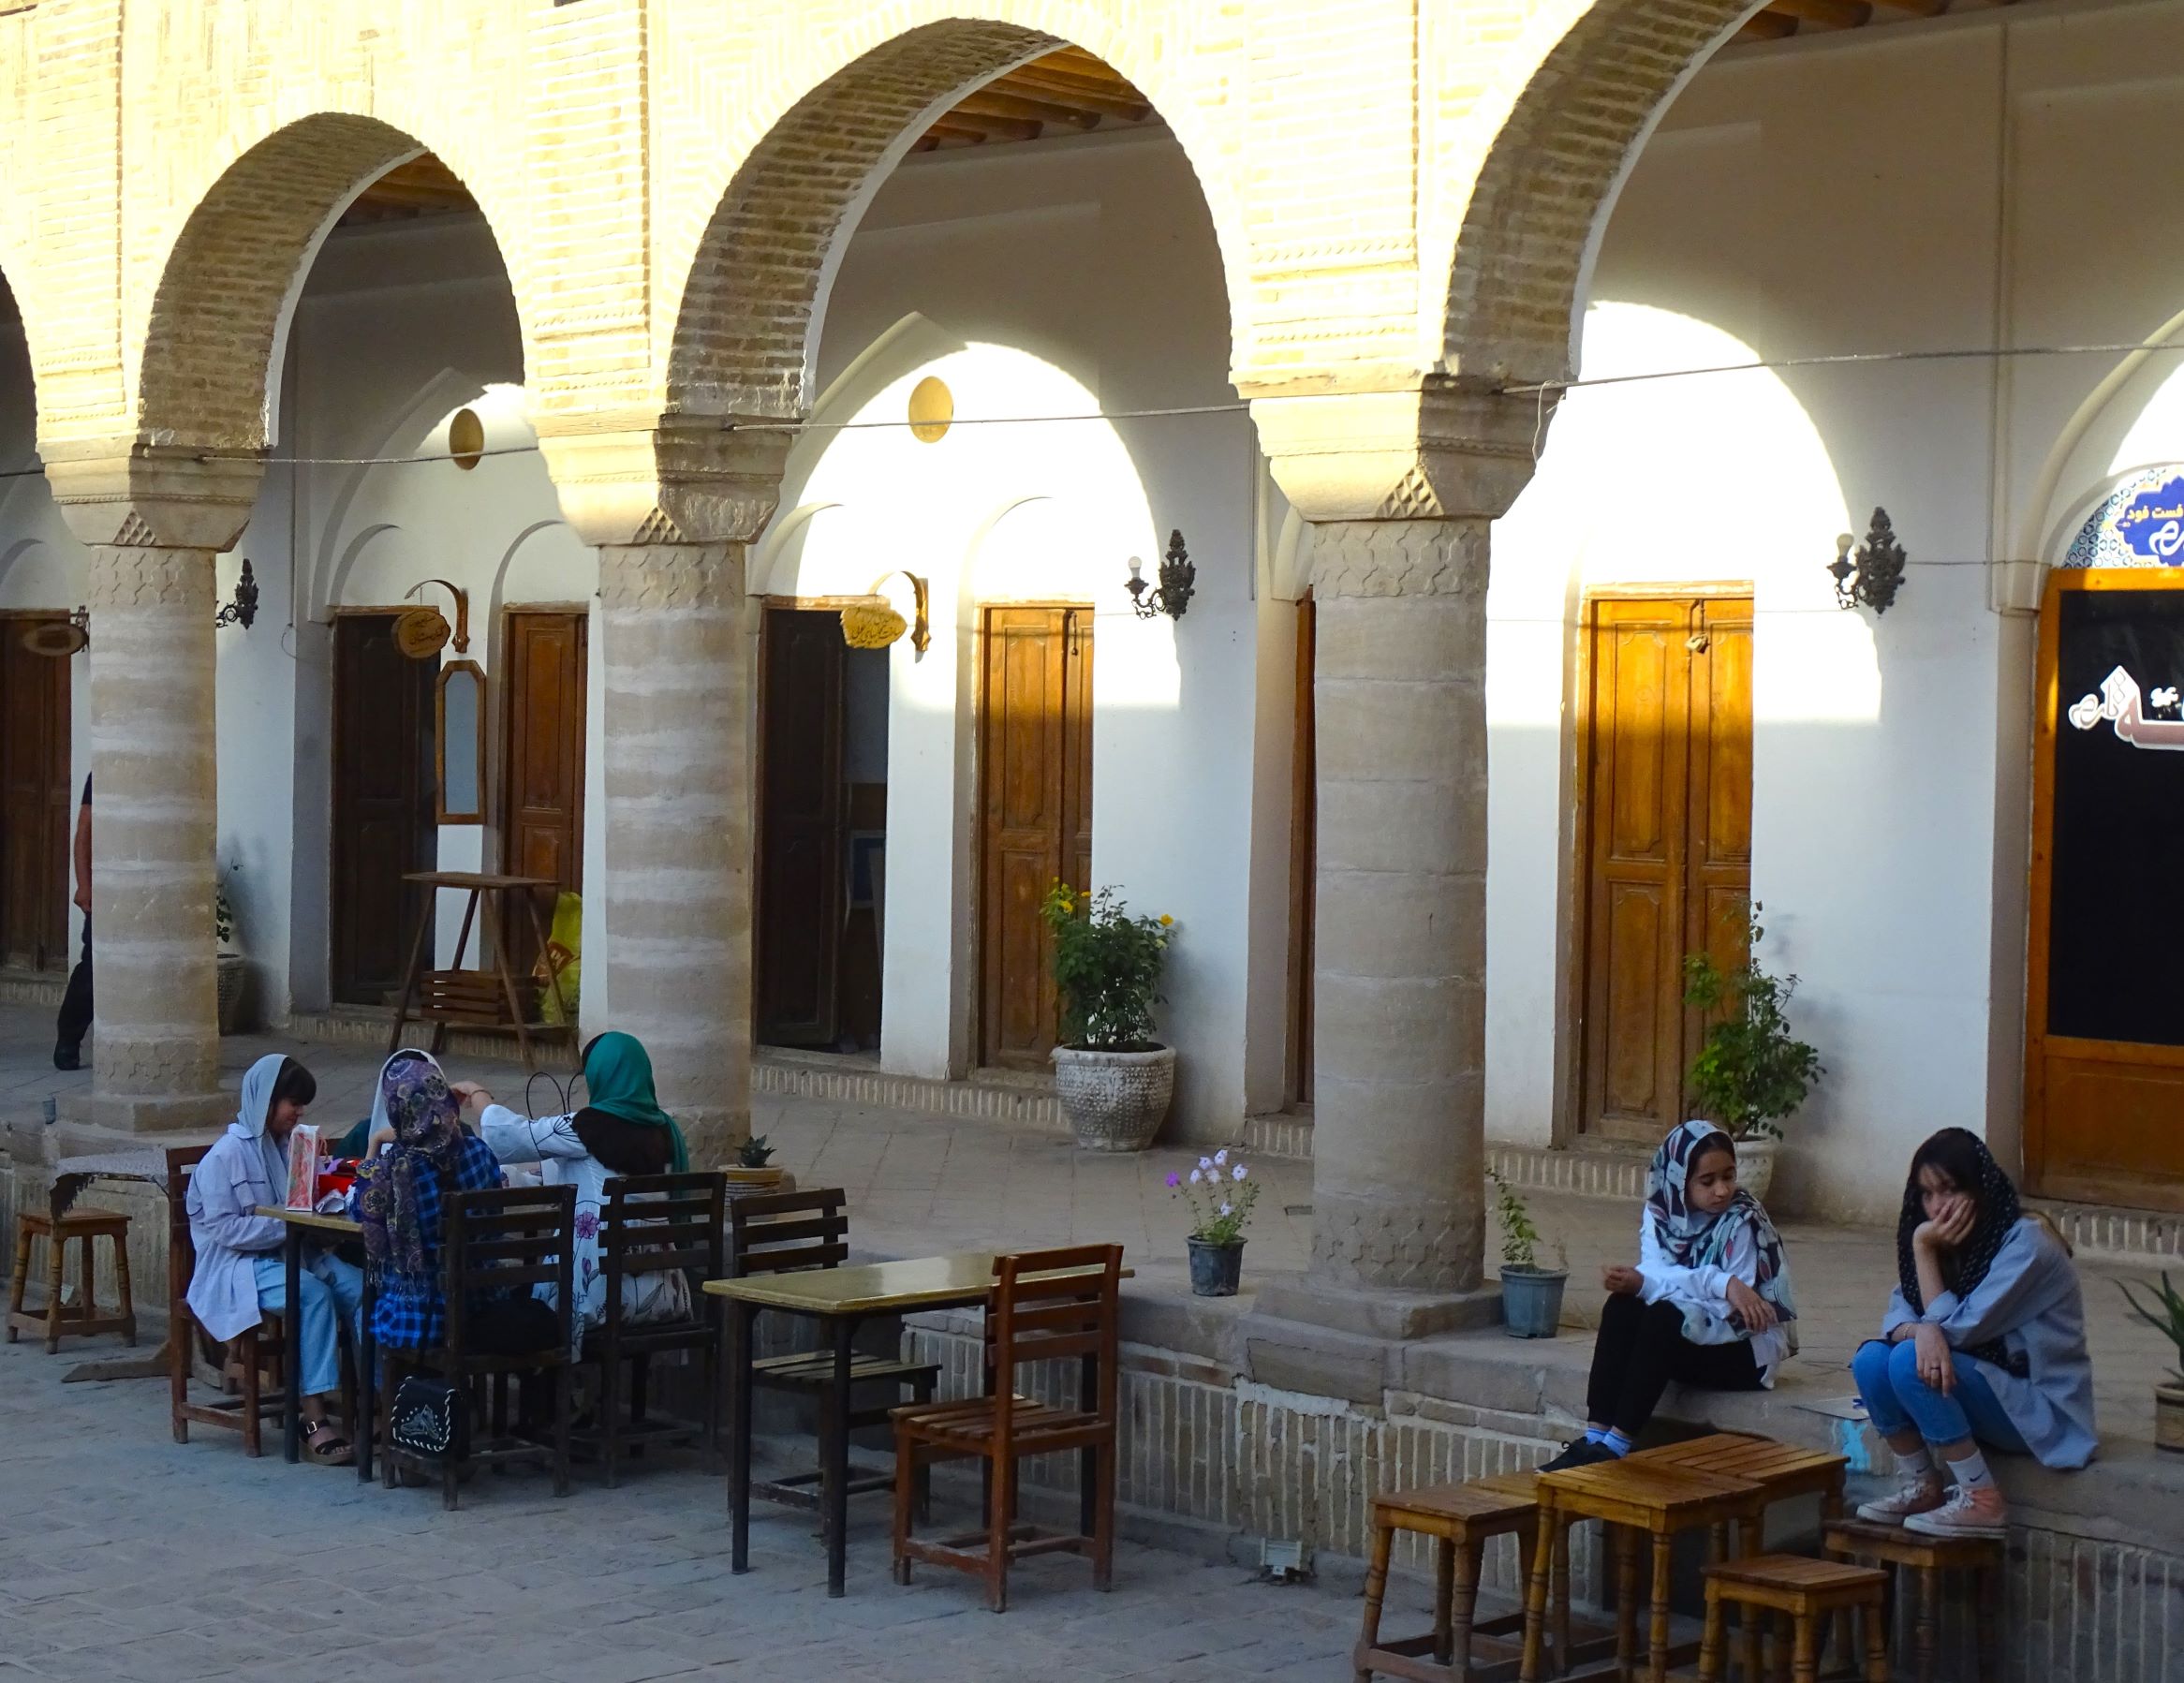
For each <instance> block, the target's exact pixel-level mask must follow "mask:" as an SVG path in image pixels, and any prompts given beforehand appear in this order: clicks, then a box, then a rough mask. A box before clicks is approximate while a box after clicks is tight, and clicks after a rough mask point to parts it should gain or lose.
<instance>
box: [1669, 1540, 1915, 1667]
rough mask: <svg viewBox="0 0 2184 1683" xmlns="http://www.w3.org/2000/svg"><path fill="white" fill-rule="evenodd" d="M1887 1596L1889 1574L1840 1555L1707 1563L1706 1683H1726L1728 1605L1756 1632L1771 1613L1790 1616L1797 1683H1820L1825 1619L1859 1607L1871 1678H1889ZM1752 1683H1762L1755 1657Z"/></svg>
mask: <svg viewBox="0 0 2184 1683" xmlns="http://www.w3.org/2000/svg"><path fill="white" fill-rule="evenodd" d="M1887 1594H1888V1574H1887V1573H1886V1572H1881V1571H1879V1570H1878V1569H1876V1568H1874V1567H1870V1566H1849V1565H1845V1564H1844V1563H1843V1562H1842V1561H1840V1560H1812V1559H1808V1558H1806V1557H1805V1556H1803V1555H1761V1556H1759V1557H1757V1558H1751V1559H1744V1560H1730V1561H1724V1562H1722V1563H1720V1564H1719V1565H1716V1566H1709V1567H1708V1568H1706V1633H1705V1635H1704V1638H1703V1639H1702V1640H1701V1641H1700V1644H1699V1683H1720V1680H1721V1664H1722V1652H1721V1650H1722V1646H1723V1643H1722V1631H1721V1609H1722V1606H1723V1604H1724V1603H1734V1604H1735V1605H1736V1606H1737V1607H1739V1608H1741V1609H1743V1613H1742V1621H1743V1623H1744V1626H1745V1629H1746V1630H1748V1631H1756V1630H1757V1629H1758V1628H1759V1624H1760V1620H1761V1619H1762V1618H1763V1617H1765V1616H1766V1615H1767V1614H1768V1613H1778V1614H1781V1615H1783V1616H1785V1617H1787V1618H1788V1619H1789V1620H1790V1647H1791V1660H1790V1676H1791V1677H1792V1679H1793V1683H1819V1678H1820V1650H1821V1646H1822V1642H1823V1640H1824V1636H1825V1632H1826V1621H1827V1620H1829V1619H1830V1618H1832V1617H1835V1616H1836V1615H1837V1614H1847V1613H1849V1612H1850V1611H1851V1610H1852V1609H1853V1608H1855V1609H1857V1610H1858V1611H1860V1612H1862V1613H1864V1614H1865V1616H1866V1683H1888V1632H1887V1631H1886V1630H1885V1628H1884V1627H1883V1625H1882V1622H1881V1602H1882V1601H1883V1600H1884V1599H1885V1598H1886V1596H1887ZM1745 1683H1761V1679H1760V1676H1759V1673H1758V1671H1757V1670H1756V1668H1755V1667H1754V1665H1753V1662H1752V1661H1750V1660H1749V1659H1748V1660H1747V1661H1746V1662H1745Z"/></svg>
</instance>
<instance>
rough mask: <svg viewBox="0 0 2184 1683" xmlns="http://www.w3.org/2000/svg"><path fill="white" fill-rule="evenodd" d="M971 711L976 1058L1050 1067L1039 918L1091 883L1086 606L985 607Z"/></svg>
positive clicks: (1045, 943) (1048, 979)
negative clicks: (1051, 894)
mask: <svg viewBox="0 0 2184 1683" xmlns="http://www.w3.org/2000/svg"><path fill="white" fill-rule="evenodd" d="M984 629H985V636H984V639H983V642H982V653H983V661H982V671H981V684H980V697H981V705H980V716H979V809H980V849H979V857H980V875H981V886H980V896H979V945H980V960H979V976H980V994H981V1003H980V1012H979V1021H980V1058H981V1062H983V1063H987V1064H995V1065H999V1066H1001V1067H1003V1068H1007V1069H1018V1070H1037V1069H1044V1068H1046V1067H1047V1064H1048V1059H1047V1055H1048V1054H1049V1053H1050V1052H1052V1051H1053V1050H1054V1044H1055V1027H1056V1011H1055V984H1054V965H1053V952H1054V944H1053V938H1052V937H1051V936H1050V935H1049V933H1048V931H1047V927H1046V924H1045V923H1044V922H1043V921H1042V920H1041V918H1040V911H1039V908H1040V902H1041V901H1042V900H1043V899H1044V898H1045V897H1046V891H1047V887H1048V885H1049V884H1050V883H1052V882H1053V881H1055V878H1062V879H1064V880H1066V881H1069V882H1071V883H1073V884H1075V886H1076V887H1077V888H1079V889H1080V890H1088V889H1089V888H1090V887H1091V885H1092V611H1091V610H1090V609H1089V608H989V609H987V610H986V613H985V627H984Z"/></svg>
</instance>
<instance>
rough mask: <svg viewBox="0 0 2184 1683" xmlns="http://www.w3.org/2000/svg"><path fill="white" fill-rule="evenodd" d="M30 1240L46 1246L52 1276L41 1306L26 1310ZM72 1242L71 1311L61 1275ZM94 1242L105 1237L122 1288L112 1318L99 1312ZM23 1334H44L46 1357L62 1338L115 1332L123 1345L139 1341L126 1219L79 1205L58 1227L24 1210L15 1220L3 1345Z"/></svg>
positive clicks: (36, 1212)
mask: <svg viewBox="0 0 2184 1683" xmlns="http://www.w3.org/2000/svg"><path fill="white" fill-rule="evenodd" d="M34 1238H42V1239H44V1240H45V1242H46V1259H47V1270H48V1273H49V1275H50V1279H49V1281H48V1285H47V1291H46V1301H45V1307H42V1308H38V1309H25V1308H24V1307H22V1294H23V1288H24V1287H26V1286H27V1285H29V1283H30V1242H31V1240H32V1239H34ZM71 1239H72V1240H74V1241H75V1242H76V1268H77V1273H76V1291H77V1296H78V1300H79V1301H78V1302H77V1305H76V1307H75V1309H74V1310H73V1311H70V1310H66V1309H64V1308H63V1307H61V1277H62V1275H63V1274H64V1272H65V1271H66V1265H67V1260H68V1242H69V1241H70V1240H71ZM96 1239H105V1240H107V1241H108V1242H109V1243H110V1244H111V1246H112V1247H113V1274H114V1283H115V1284H116V1286H118V1287H119V1289H120V1296H121V1304H120V1307H118V1308H117V1309H116V1311H115V1312H114V1313H113V1314H111V1315H102V1314H100V1313H99V1312H98V1292H97V1290H96V1277H97V1271H96V1262H97V1257H96V1252H95V1251H94V1249H93V1247H92V1242H93V1241H94V1240H96ZM22 1332H32V1333H43V1334H44V1335H45V1339H46V1354H48V1355H49V1356H50V1355H52V1354H53V1353H54V1352H55V1351H58V1350H59V1349H60V1348H61V1340H62V1339H63V1338H88V1337H91V1336H93V1335H95V1334H97V1333H119V1334H121V1336H122V1339H123V1341H124V1342H125V1343H128V1344H134V1343H135V1342H136V1341H137V1307H136V1303H135V1301H134V1300H133V1299H132V1298H131V1297H130V1295H129V1218H127V1217H126V1216H124V1215H120V1214H118V1213H116V1212H115V1211H113V1210H94V1209H85V1208H82V1207H81V1206H79V1207H78V1208H76V1209H72V1210H70V1211H69V1212H68V1213H67V1214H66V1216H63V1217H62V1218H61V1219H60V1221H59V1222H58V1224H56V1223H55V1222H54V1220H53V1218H52V1216H50V1215H48V1214H46V1213H45V1212H44V1211H41V1210H24V1211H23V1212H22V1214H21V1215H20V1216H18V1217H17V1218H16V1224H15V1285H14V1288H13V1290H12V1291H11V1292H10V1293H9V1295H8V1300H7V1342H8V1343H10V1344H12V1343H14V1342H15V1336H16V1334H18V1333H22Z"/></svg>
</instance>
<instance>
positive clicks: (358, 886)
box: [331, 613, 439, 1005]
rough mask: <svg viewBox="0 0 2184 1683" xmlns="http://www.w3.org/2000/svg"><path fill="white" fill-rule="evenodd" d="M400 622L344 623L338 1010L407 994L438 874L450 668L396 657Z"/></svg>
mask: <svg viewBox="0 0 2184 1683" xmlns="http://www.w3.org/2000/svg"><path fill="white" fill-rule="evenodd" d="M397 617H399V616H398V615H396V614H392V613H345V614H343V615H341V616H340V617H339V618H337V619H336V620H335V621H334V622H333V846H332V855H333V858H332V865H333V895H332V899H333V905H332V955H331V957H332V983H333V997H334V998H336V999H337V1000H344V1001H349V1002H353V1003H358V1004H366V1005H378V1004H381V1003H383V1002H384V1001H385V999H386V997H387V996H388V995H389V994H390V993H391V992H393V991H394V990H396V989H398V988H399V987H400V986H401V985H402V981H403V975H402V967H403V965H404V964H405V963H406V961H407V959H408V957H409V944H410V941H411V940H412V939H413V938H414V937H415V935H416V931H417V920H418V917H419V915H420V913H421V911H422V910H423V908H424V904H425V900H424V891H423V890H421V889H420V888H419V887H417V886H416V885H415V884H414V883H408V882H405V881H403V879H402V878H403V877H404V876H405V875H406V873H408V872H411V871H429V870H431V869H433V868H434V866H435V864H436V862H437V859H438V854H439V832H438V831H437V829H436V828H435V825H434V822H433V786H432V775H433V772H432V768H433V685H434V680H435V678H436V677H437V675H438V671H439V668H438V664H437V663H436V662H435V661H432V660H410V659H407V658H406V657H404V656H403V655H402V653H401V652H400V651H399V650H398V649H396V648H395V646H394V634H393V633H394V621H395V620H396V618H397Z"/></svg>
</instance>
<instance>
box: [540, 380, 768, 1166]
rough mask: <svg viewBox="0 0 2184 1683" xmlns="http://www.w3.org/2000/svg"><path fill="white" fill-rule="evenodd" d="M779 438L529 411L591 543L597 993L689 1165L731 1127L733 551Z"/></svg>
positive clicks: (741, 749)
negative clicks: (601, 812)
mask: <svg viewBox="0 0 2184 1683" xmlns="http://www.w3.org/2000/svg"><path fill="white" fill-rule="evenodd" d="M788 440H789V434H788V433H787V432H785V431H781V430H777V429H776V430H760V429H757V428H753V429H751V430H748V431H743V430H735V429H731V428H730V427H729V426H727V425H726V424H724V422H723V421H721V420H720V419H718V418H714V417H671V418H665V419H661V420H657V421H652V422H649V423H646V424H642V425H635V426H626V425H621V424H617V423H614V422H613V421H612V420H610V421H609V423H608V424H604V425H602V424H599V423H598V421H587V419H586V418H583V417H563V418H557V419H552V420H549V421H546V422H544V423H542V425H541V429H540V436H539V442H540V444H541V445H542V446H543V447H544V449H545V452H546V459H547V465H548V466H549V468H550V469H551V470H552V472H553V480H554V486H555V489H556V490H557V491H558V493H559V494H560V497H561V504H562V508H563V509H564V511H565V512H566V513H567V514H568V519H569V523H570V524H572V525H574V526H575V527H576V529H577V530H578V532H579V533H581V534H582V535H583V537H584V538H585V539H587V540H588V541H590V542H592V543H595V544H597V545H598V550H599V603H600V626H599V641H598V649H597V652H596V655H595V657H596V658H598V659H601V660H602V661H603V663H604V666H603V673H602V675H603V678H604V685H605V690H606V712H605V716H604V718H603V719H602V721H601V730H600V745H601V752H602V753H603V755H604V757H605V764H604V765H603V766H602V768H601V771H602V774H603V783H604V787H605V791H606V850H607V857H606V861H605V864H606V870H605V893H606V914H607V917H606V923H607V954H606V971H607V990H606V991H607V998H608V1009H609V1010H610V1011H612V1020H611V1021H600V1020H598V1019H596V1018H594V1017H592V1016H591V1015H590V1014H589V1013H586V1015H585V1020H584V1024H583V1032H584V1033H586V1034H598V1033H599V1032H601V1031H602V1030H605V1029H608V1028H619V1029H622V1030H624V1031H625V1032H627V1033H629V1034H633V1035H635V1036H637V1038H638V1039H639V1040H641V1041H643V1042H644V1044H645V1048H646V1050H647V1051H649V1052H650V1053H651V1055H652V1060H653V1068H654V1071H655V1073H656V1074H657V1078H658V1084H659V1096H660V1102H661V1103H662V1104H664V1105H665V1106H666V1107H667V1108H668V1109H669V1110H670V1111H671V1112H672V1113H673V1114H674V1115H675V1116H676V1118H677V1119H678V1120H679V1121H680V1122H681V1123H682V1124H683V1128H684V1130H685V1131H686V1133H687V1134H688V1135H689V1140H690V1157H691V1162H692V1164H693V1166H695V1167H714V1166H717V1165H718V1164H720V1163H721V1162H723V1161H725V1160H726V1159H727V1153H728V1151H729V1149H730V1147H731V1146H733V1145H734V1144H737V1143H738V1142H740V1141H742V1140H744V1139H745V1138H747V1137H748V1135H749V1133H750V1115H751V1061H750V1048H751V912H750V904H751V902H750V858H751V847H750V818H749V815H750V809H751V791H750V768H749V766H748V764H747V759H748V756H747V751H746V740H747V734H748V730H749V712H750V705H751V691H750V681H749V680H750V674H749V664H748V647H749V639H748V636H747V634H746V632H745V628H744V622H743V609H744V554H745V545H746V544H748V543H749V542H750V540H751V539H755V538H756V537H757V536H758V534H759V532H760V530H761V529H762V528H763V527H764V525H765V523H766V521H767V520H768V519H769V518H770V517H771V516H772V513H773V509H774V499H775V492H776V490H777V488H778V485H779V483H780V473H781V464H782V461H783V459H784V458H785V457H786V455H787V453H788Z"/></svg>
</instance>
